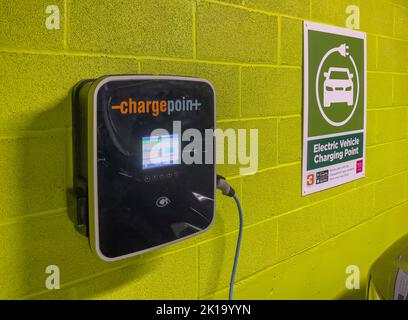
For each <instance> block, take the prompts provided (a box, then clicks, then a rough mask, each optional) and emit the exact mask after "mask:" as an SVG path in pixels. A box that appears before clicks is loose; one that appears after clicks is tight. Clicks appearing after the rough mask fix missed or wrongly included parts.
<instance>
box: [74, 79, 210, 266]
mask: <svg viewBox="0 0 408 320" xmlns="http://www.w3.org/2000/svg"><path fill="white" fill-rule="evenodd" d="M190 100H193V101H199V105H200V106H199V108H190V109H191V110H190V109H187V110H180V111H177V112H172V113H170V112H161V113H160V114H157V115H156V114H152V112H140V113H136V112H135V113H131V112H128V111H129V110H128V109H121V108H120V106H121V105H123V106H124V105H126V103H129V102H131V101H183V103H184V101H190ZM124 101H125V102H126V103H125V102H124ZM72 102H73V151H74V155H73V156H74V195H75V207H74V219H73V220H74V222H75V225H76V227H77V229H78V230H79V231H80V232H82V233H83V234H85V235H87V236H88V237H89V241H90V245H91V248H92V250H93V251H94V252H95V253H96V254H97V255H98V256H99V257H100V258H101V259H103V260H106V261H114V260H120V259H124V258H128V257H131V256H134V255H138V254H141V253H144V252H148V251H151V250H153V249H157V248H161V247H164V246H166V245H169V244H173V243H176V242H179V241H182V240H184V239H187V238H189V237H192V236H194V235H198V234H200V233H202V232H204V231H205V230H207V229H208V228H209V227H210V226H211V224H212V222H213V219H214V214H215V188H216V175H215V172H216V171H215V138H214V135H212V136H211V139H212V141H211V142H212V144H207V143H208V142H210V141H204V140H205V139H209V138H208V136H207V138H206V134H205V132H206V130H213V132H214V130H215V110H216V106H215V104H216V103H215V91H214V88H213V86H212V85H211V84H210V83H209V82H208V81H207V80H204V79H197V78H188V77H176V76H147V75H112V76H105V77H101V78H99V79H88V80H84V81H81V82H80V83H79V84H78V85H77V86H76V87H75V88H74V89H73V93H72ZM135 106H136V105H135ZM135 110H136V111H137V109H135ZM167 111H168V110H167ZM178 121H179V122H180V123H181V126H182V130H183V132H185V130H187V129H196V130H198V131H199V132H200V133H201V137H203V141H201V142H202V146H203V147H202V148H201V149H197V148H195V149H194V150H191V149H189V148H188V145H189V143H190V142H189V141H184V139H182V134H172V135H168V136H166V135H163V136H156V137H153V138H152V137H151V132H152V131H153V130H154V129H159V128H160V129H165V130H167V131H168V132H172V130H173V123H174V122H178ZM149 137H150V138H149ZM157 139H159V140H157ZM166 139H170V140H169V141H174V143H175V144H176V143H177V144H176V146H177V149H178V152H179V157H177V158H176V156H175V149H174V148H169V150H171V152H173V154H174V156H173V157H174V158H168V155H167V158H166V159H165V161H164V162H163V161H162V162H160V163H158V164H154V163H150V162H149V161H152V159H151V157H153V156H152V155H155V153H154V150H153V149H152V148H153V147H154V146H155V145H154V143H156V142H157V141H160V143H162V144H163V143H164V142H163V141H165V140H166ZM156 140H157V141H156ZM152 141H153V142H152ZM208 145H211V149H209V148H208V147H206V146H208ZM149 148H150V149H149ZM152 150H153V151H152ZM185 150H187V151H185ZM161 152H162V151H161V149H160V156H162V155H161ZM183 152H199V153H201V156H202V159H203V161H204V159H208V155H209V154H210V155H211V157H212V163H193V164H185V163H183V161H182V153H183ZM146 154H147V156H146ZM149 157H150V158H149Z"/></svg>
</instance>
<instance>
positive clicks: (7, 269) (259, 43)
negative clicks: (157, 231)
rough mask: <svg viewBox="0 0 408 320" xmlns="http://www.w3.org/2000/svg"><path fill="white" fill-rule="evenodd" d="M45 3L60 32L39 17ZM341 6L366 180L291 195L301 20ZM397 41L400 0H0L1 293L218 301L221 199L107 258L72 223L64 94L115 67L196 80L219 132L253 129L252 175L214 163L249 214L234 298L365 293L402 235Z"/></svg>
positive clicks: (404, 117)
mask: <svg viewBox="0 0 408 320" xmlns="http://www.w3.org/2000/svg"><path fill="white" fill-rule="evenodd" d="M52 4H54V5H58V6H59V8H60V13H61V28H60V30H47V29H46V28H45V24H44V23H45V19H46V17H47V14H46V13H45V8H46V7H47V6H48V5H52ZM349 5H358V6H359V7H360V11H361V30H362V31H365V32H367V33H368V123H367V132H368V148H367V177H366V178H365V179H362V180H359V181H357V182H353V183H350V184H347V185H343V186H341V187H338V188H334V189H331V190H327V191H324V192H321V193H317V194H314V195H311V196H308V197H303V198H302V197H301V180H300V178H301V176H300V175H301V168H300V161H301V141H302V137H301V121H302V120H301V113H302V21H303V20H311V21H316V22H322V23H327V24H333V25H338V26H342V27H344V26H345V21H346V18H347V14H346V12H345V11H346V7H347V6H349ZM407 52H408V1H407V0H392V1H391V0H389V1H385V0H384V1H382V0H225V1H216V0H197V1H195V0H121V1H112V0H75V1H74V0H65V1H64V0H48V1H44V0H24V1H23V0H19V1H10V0H0V111H1V112H0V298H34V299H43V298H57V299H61V298H62V299H64V298H73V299H75V298H95V299H111V298H112V299H122V298H124V299H196V298H200V299H201V298H222V299H223V298H227V292H228V290H227V287H228V284H229V277H230V272H231V268H232V261H233V256H234V252H235V243H236V237H237V227H238V215H237V212H236V207H235V204H234V202H233V200H232V199H230V198H225V197H222V196H221V195H220V194H219V193H218V197H217V215H216V219H215V223H214V225H213V227H212V228H211V230H209V231H208V232H206V233H204V234H202V235H200V236H198V237H195V238H192V239H190V240H187V241H184V242H181V243H179V244H177V245H173V246H169V247H167V248H164V249H161V250H158V251H155V252H152V253H148V254H144V255H141V256H138V257H136V258H132V259H129V260H126V261H122V262H118V263H106V262H102V261H100V260H98V258H96V256H95V255H94V254H93V253H92V252H91V251H90V249H89V246H88V242H87V239H86V238H84V237H83V236H81V235H80V234H78V233H77V232H76V231H75V230H74V227H73V225H72V223H71V221H70V220H69V218H68V215H67V196H66V193H67V189H69V188H70V187H71V186H72V155H71V153H72V144H71V134H72V129H71V126H72V124H71V105H70V98H69V95H70V90H71V88H72V87H73V86H74V84H76V83H77V82H78V81H79V80H81V79H84V78H95V77H98V76H102V75H106V74H118V73H143V74H177V75H186V76H198V77H203V78H207V79H209V80H210V81H212V82H213V84H214V86H215V88H216V91H217V96H218V99H217V104H218V106H217V124H218V126H219V127H221V128H227V127H232V128H258V129H259V140H260V141H259V155H260V157H259V171H258V173H257V174H256V175H252V176H240V175H239V171H238V167H237V166H226V165H222V166H219V168H218V169H219V170H218V172H219V173H220V174H223V175H225V176H227V177H228V178H230V181H231V183H232V184H233V185H234V186H235V188H236V189H237V190H238V193H239V196H240V198H241V199H242V205H243V208H244V213H245V233H244V239H243V248H242V252H241V256H240V263H239V268H238V275H237V285H236V292H235V297H236V298H237V299H287V298H288V299H333V298H363V297H364V294H365V288H366V283H367V277H366V275H367V272H368V269H369V266H370V265H371V263H372V262H373V261H374V260H375V258H376V257H377V256H378V255H379V254H380V253H381V252H382V251H383V250H384V249H385V248H386V247H387V246H389V245H390V244H391V243H392V242H393V241H395V240H396V239H398V238H400V237H401V236H402V235H403V234H405V233H407V232H408V161H407V159H408V125H407V124H408V59H407V58H408V54H407ZM48 265H57V266H59V268H60V271H61V289H60V290H52V291H50V290H47V289H46V288H45V280H46V278H47V276H48V274H46V273H45V268H46V267H47V266H48ZM349 265H357V266H359V267H360V270H361V281H362V285H361V289H360V290H354V291H348V290H347V289H346V287H345V281H346V277H347V274H346V267H347V266H349Z"/></svg>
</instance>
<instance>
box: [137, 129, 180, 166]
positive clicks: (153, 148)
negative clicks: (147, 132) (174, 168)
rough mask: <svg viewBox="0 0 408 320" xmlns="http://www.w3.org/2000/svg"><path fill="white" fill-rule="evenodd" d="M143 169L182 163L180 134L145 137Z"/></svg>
mask: <svg viewBox="0 0 408 320" xmlns="http://www.w3.org/2000/svg"><path fill="white" fill-rule="evenodd" d="M142 147H143V152H142V154H143V170H144V169H151V168H158V167H163V166H169V165H176V164H180V156H179V154H180V145H179V136H178V134H172V135H162V136H149V137H143V143H142Z"/></svg>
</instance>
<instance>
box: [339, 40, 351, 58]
mask: <svg viewBox="0 0 408 320" xmlns="http://www.w3.org/2000/svg"><path fill="white" fill-rule="evenodd" d="M348 49H349V46H348V45H346V44H345V43H343V44H342V45H341V46H340V47H339V48H338V51H339V53H340V54H341V55H342V56H343V57H348V56H349V55H350V53H349V52H348Z"/></svg>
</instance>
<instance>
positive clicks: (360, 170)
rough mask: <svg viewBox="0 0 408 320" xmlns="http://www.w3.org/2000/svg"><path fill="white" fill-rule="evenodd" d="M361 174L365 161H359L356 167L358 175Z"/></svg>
mask: <svg viewBox="0 0 408 320" xmlns="http://www.w3.org/2000/svg"><path fill="white" fill-rule="evenodd" d="M361 172H363V160H358V161H357V166H356V173H361Z"/></svg>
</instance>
